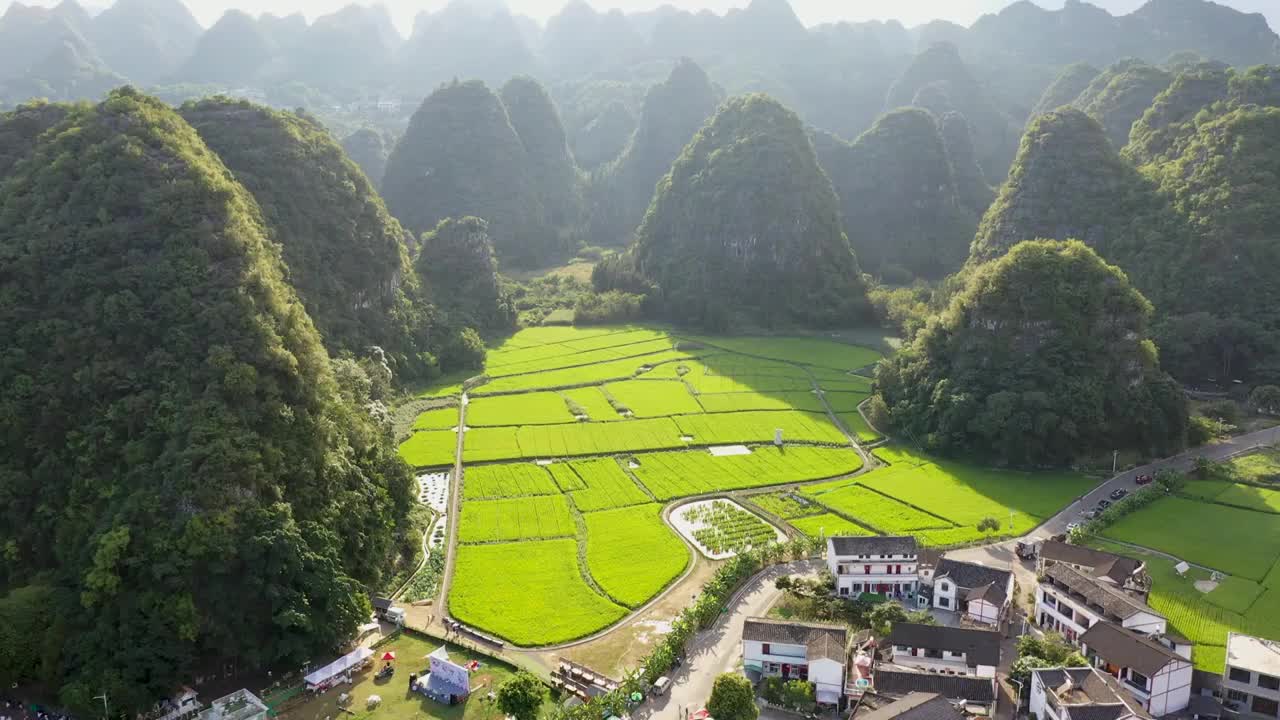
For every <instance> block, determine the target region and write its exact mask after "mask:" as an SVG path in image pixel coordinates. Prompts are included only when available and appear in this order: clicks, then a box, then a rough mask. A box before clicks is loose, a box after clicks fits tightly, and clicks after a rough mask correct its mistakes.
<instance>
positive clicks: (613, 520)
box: [583, 503, 689, 607]
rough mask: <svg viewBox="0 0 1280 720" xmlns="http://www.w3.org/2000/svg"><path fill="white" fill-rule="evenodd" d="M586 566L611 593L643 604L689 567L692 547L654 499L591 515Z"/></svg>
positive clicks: (636, 604) (626, 602) (634, 604)
mask: <svg viewBox="0 0 1280 720" xmlns="http://www.w3.org/2000/svg"><path fill="white" fill-rule="evenodd" d="M583 520H584V521H585V522H586V525H587V569H588V570H589V571H590V572H591V577H592V579H594V580H595V581H596V584H597V585H599V586H600V587H601V588H602V589H603V590H604V591H605V592H606V593H608V595H609V596H610V597H612V598H613V599H614V600H616V601H618V602H620V603H622V604H623V605H626V606H628V607H639V606H640V605H643V604H644V603H645V602H647V601H648V600H649V598H651V597H653V596H654V595H656V594H657V593H658V591H660V590H662V589H663V588H664V587H666V586H667V585H669V584H670V583H671V582H672V581H673V580H675V579H676V578H677V577H679V576H680V573H682V572H684V569H685V568H686V567H688V566H689V549H688V548H687V547H685V545H684V543H682V542H680V538H678V537H676V534H675V533H674V532H672V531H671V528H669V527H667V525H666V523H664V522H663V521H662V506H660V505H656V504H653V503H650V504H648V505H637V506H635V507H628V508H621V509H618V510H605V511H603V512H594V513H588V514H587V515H585V516H584V517H583Z"/></svg>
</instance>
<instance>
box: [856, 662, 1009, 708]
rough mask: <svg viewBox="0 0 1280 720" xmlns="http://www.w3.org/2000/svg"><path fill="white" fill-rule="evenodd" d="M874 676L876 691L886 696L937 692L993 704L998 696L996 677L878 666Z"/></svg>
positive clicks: (947, 696) (970, 700) (951, 697)
mask: <svg viewBox="0 0 1280 720" xmlns="http://www.w3.org/2000/svg"><path fill="white" fill-rule="evenodd" d="M872 677H873V681H874V682H873V686H874V687H875V691H876V692H878V693H880V694H882V695H895V696H896V695H905V694H907V693H911V692H925V693H937V694H939V695H941V696H943V697H945V698H948V699H950V700H967V701H969V702H976V703H991V702H995V699H996V686H995V680H994V679H993V678H980V677H977V676H974V675H940V674H938V673H930V672H913V671H910V670H890V669H887V668H884V667H879V668H877V669H876V671H875V674H874V675H873V676H872Z"/></svg>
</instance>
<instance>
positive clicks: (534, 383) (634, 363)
mask: <svg viewBox="0 0 1280 720" xmlns="http://www.w3.org/2000/svg"><path fill="white" fill-rule="evenodd" d="M688 357H689V355H688V354H687V353H682V352H679V351H676V350H668V351H664V352H658V353H654V354H652V355H644V356H641V357H637V358H628V359H625V360H612V361H610V362H602V363H597V364H595V365H585V366H583V367H574V368H566V369H563V370H550V371H547V372H538V373H529V374H527V375H510V376H507V377H501V378H497V379H495V380H492V381H490V382H488V383H485V384H484V385H481V386H480V387H478V388H476V389H475V392H474V393H472V394H474V395H477V396H479V395H493V394H497V393H513V392H522V391H525V390H553V389H555V388H570V387H579V386H582V385H595V384H598V383H602V382H607V381H609V380H626V379H627V378H630V377H633V376H635V375H636V374H637V373H639V372H640V369H641V368H644V367H652V366H654V365H657V364H659V363H663V362H667V361H670V360H679V359H682V358H688Z"/></svg>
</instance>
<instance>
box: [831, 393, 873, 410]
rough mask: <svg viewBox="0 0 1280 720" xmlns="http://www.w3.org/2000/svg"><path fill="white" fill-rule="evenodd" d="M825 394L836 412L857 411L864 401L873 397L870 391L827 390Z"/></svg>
mask: <svg viewBox="0 0 1280 720" xmlns="http://www.w3.org/2000/svg"><path fill="white" fill-rule="evenodd" d="M825 396H826V399H827V404H828V405H830V406H831V410H832V412H836V413H857V412H858V406H859V405H861V404H862V401H863V400H866V399H867V398H868V397H871V395H870V393H863V392H847V391H827V392H826V393H825Z"/></svg>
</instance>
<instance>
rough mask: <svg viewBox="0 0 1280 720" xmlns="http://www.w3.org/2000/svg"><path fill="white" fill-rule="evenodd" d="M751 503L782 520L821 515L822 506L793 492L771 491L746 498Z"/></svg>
mask: <svg viewBox="0 0 1280 720" xmlns="http://www.w3.org/2000/svg"><path fill="white" fill-rule="evenodd" d="M747 501H748V502H750V503H751V504H752V505H755V506H756V507H758V508H760V509H761V510H764V511H765V512H767V513H771V514H772V515H774V516H776V517H780V518H782V519H783V520H794V519H796V518H802V517H810V516H812V515H821V514H822V513H823V509H822V506H821V505H819V504H818V503H816V502H814V501H813V500H811V499H810V498H806V497H805V496H803V495H800V494H798V493H795V492H791V491H786V492H771V493H761V494H759V495H752V496H750V497H748V498H747Z"/></svg>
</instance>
